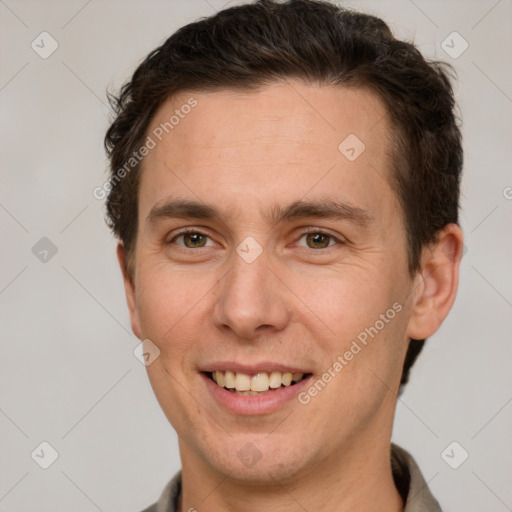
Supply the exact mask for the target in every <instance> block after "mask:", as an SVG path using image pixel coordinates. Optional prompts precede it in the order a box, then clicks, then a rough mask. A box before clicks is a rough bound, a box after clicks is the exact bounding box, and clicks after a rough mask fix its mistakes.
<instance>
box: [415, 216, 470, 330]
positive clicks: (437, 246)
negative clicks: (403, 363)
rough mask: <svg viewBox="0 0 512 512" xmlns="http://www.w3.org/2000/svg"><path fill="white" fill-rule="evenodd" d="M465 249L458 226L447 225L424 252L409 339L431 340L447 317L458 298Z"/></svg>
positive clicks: (417, 282)
mask: <svg viewBox="0 0 512 512" xmlns="http://www.w3.org/2000/svg"><path fill="white" fill-rule="evenodd" d="M462 249H463V234H462V231H461V229H460V228H459V226H457V225H456V224H448V225H447V226H445V227H444V228H443V229H442V230H441V231H440V232H439V234H438V237H437V239H436V241H435V242H434V243H433V244H431V245H430V246H429V247H425V248H424V249H423V253H422V263H421V270H420V271H419V275H418V279H417V281H416V283H415V287H416V290H413V291H412V294H413V295H414V301H413V304H412V312H411V317H410V319H409V324H408V327H407V335H408V336H409V338H411V339H426V338H429V337H430V336H432V334H434V333H435V332H436V331H437V330H438V329H439V327H440V325H441V323H442V322H443V320H444V319H445V318H446V316H447V315H448V313H449V311H450V309H451V307H452V305H453V303H454V301H455V297H456V295H457V288H458V284H459V267H460V260H461V258H462Z"/></svg>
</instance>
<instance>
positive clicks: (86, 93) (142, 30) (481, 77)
mask: <svg viewBox="0 0 512 512" xmlns="http://www.w3.org/2000/svg"><path fill="white" fill-rule="evenodd" d="M234 3H237V2H229V4H230V5H233V4H234ZM225 5H227V4H226V3H225V2H224V1H216V0H187V1H169V0H168V1H153V2H146V1H142V0H137V1H135V0H133V1H124V2H122V1H117V0H108V1H99V0H89V1H86V0H80V1H66V2H64V1H25V0H0V38H1V46H0V48H1V50H0V52H1V58H0V108H1V117H0V119H1V142H0V151H1V171H2V177H1V180H2V181H1V183H2V186H1V190H0V221H1V225H2V230H1V237H2V238H1V248H2V260H1V268H0V301H1V313H0V315H1V317H0V321H1V327H2V331H1V332H2V347H1V358H0V365H1V368H0V370H1V382H0V390H1V391H0V393H1V395H0V429H1V452H0V460H1V473H0V510H1V511H3V512H8V511H9V512H11V511H18V512H28V511H38V512H45V511H51V512H56V511H69V510H73V511H94V510H100V511H104V512H108V511H119V510H124V511H127V512H137V511H140V510H141V509H142V508H144V507H145V506H147V505H148V504H150V503H152V502H154V501H156V499H157V498H158V496H159V495H160V493H161V491H162V489H163V487H164V485H165V484H166V483H167V481H168V480H169V479H170V478H171V477H172V476H173V475H174V473H175V472H176V471H177V470H178V469H179V468H180V461H179V454H178V450H177V442H176V435H175V432H174V430H173V429H172V427H171V426H170V425H169V424H168V422H167V420H166V419H165V417H164V415H163V413H162V412H161V410H160V408H159V405H158V404H157V402H156V399H155V398H154V396H153V392H152V390H151V387H150V385H149V382H148V379H147V376H146V372H145V368H144V366H143V365H142V364H141V363H140V362H139V361H138V360H137V359H136V358H135V356H134V355H133V350H134V349H135V347H136V346H137V345H138V340H137V339H136V337H135V336H134V335H133V334H132V333H131V329H130V324H129V319H128V313H127V308H126V305H125V299H124V292H123V288H122V280H121V276H120V272H119V270H118V267H117V261H116V259H115V252H114V251H115V241H114V239H113V238H112V236H111V234H110V233H109V231H108V229H107V227H106V225H105V224H104V221H103V214H104V212H103V201H100V200H97V199H95V198H94V197H93V193H92V191H93V189H94V188H95V187H97V186H101V185H102V184H103V183H104V181H105V179H106V174H105V171H106V159H105V155H104V152H103V147H102V143H103V136H104V133H105V130H106V128H107V126H108V117H109V110H108V108H107V105H106V98H105V90H106V88H107V87H110V86H114V87H118V86H119V85H121V83H122V82H123V81H124V80H126V79H127V78H128V77H129V76H130V75H131V73H132V72H133V71H134V69H135V67H136V65H137V64H138V63H139V62H140V61H141V59H142V58H143V57H144V56H145V55H146V54H147V53H148V52H149V51H150V50H152V49H153V48H154V47H156V46H157V45H158V44H160V43H161V42H162V41H163V40H164V39H166V38H167V37H168V36H169V35H170V34H171V33H172V32H174V31H175V30H176V29H177V28H178V27H180V26H182V25H184V24H186V23H189V22H191V21H193V20H195V19H197V18H198V17H200V16H208V15H211V14H213V13H214V12H215V11H216V10H220V9H221V8H222V7H223V6H225ZM346 5H349V6H352V7H354V8H356V9H360V10H362V11H364V12H369V13H374V14H377V15H379V16H382V17H383V18H384V19H385V20H386V21H387V22H388V23H389V24H390V25H391V26H392V28H393V30H394V32H395V33H396V34H398V35H400V36H402V37H404V38H406V39H407V40H414V41H415V43H416V44H417V45H418V46H419V48H420V50H421V51H422V52H423V53H424V55H426V56H428V57H437V58H441V59H443V60H447V61H449V62H451V63H452V64H454V66H455V67H456V70H457V73H458V76H459V81H458V83H457V85H456V94H457V99H458V101H459V104H460V107H461V111H462V117H463V121H464V125H463V133H464V147H465V168H464V177H463V186H462V194H463V195H462V214H461V224H462V228H463V231H464V233H465V237H466V239H465V245H466V248H467V251H466V253H465V255H464V257H463V259H462V262H461V277H460V288H459V295H458V298H457V301H456V303H455V306H454V308H453V310H452V312H451V314H450V316H449V317H448V319H447V320H446V321H445V323H444V324H443V325H442V327H441V329H440V330H439V332H438V333H437V334H436V335H435V336H434V337H433V338H431V339H430V340H429V342H428V345H427V347H426V349H425V350H424V352H423V353H422V355H421V357H420V359H419V361H418V363H417V365H416V366H415V368H414V370H413V372H412V377H411V382H410V383H409V385H408V386H407V388H406V391H405V393H404V394H403V396H402V397H401V399H400V400H399V403H398V408H397V415H396V422H395V429H394V435H393V440H394V441H395V442H396V443H398V444H400V445H401V446H403V447H404V448H406V449H408V450H409V451H410V452H411V453H412V454H413V455H414V456H415V457H416V460H417V461H418V463H419V465H420V467H421V469H422V471H423V474H424V476H425V479H426V480H427V482H429V485H430V487H431V489H432V491H433V493H434V495H435V496H436V497H437V498H438V500H439V501H440V503H441V505H442V507H443V510H445V511H448V512H450V511H459V510H466V511H474V512H477V511H481V512H484V511H485V512H489V511H491V510H492V511H496V512H501V511H506V510H512V488H511V486H510V482H511V476H512V438H511V435H510V434H511V432H512V428H511V427H512V386H511V383H512V372H511V371H510V362H511V361H512V357H511V356H512V345H511V343H510V327H511V325H510V318H511V308H512V286H511V284H512V283H511V281H512V271H511V264H510V263H511V261H512V260H511V253H512V239H511V237H510V233H511V209H512V175H511V173H510V162H511V156H512V137H511V136H512V126H511V118H512V116H511V113H512V69H511V66H510V54H511V51H512V44H511V43H512V41H511V31H510V24H511V22H512V2H511V1H510V0H501V1H497V0H485V1H483V0H482V1H464V2H463V1H447V0H444V1H424V0H423V1H421V0H415V1H412V0H411V1H409V0H401V1H371V2H370V1H368V2H363V1H351V2H348V3H347V4H346ZM42 32H47V33H48V34H49V36H48V35H42V36H41V35H40V34H41V33H42ZM453 32H457V34H453ZM54 41H55V42H54ZM443 41H444V43H443ZM55 44H58V48H57V49H56V50H55V51H54V52H53V53H52V54H51V55H49V56H48V55H47V54H45V52H46V53H48V52H50V51H51V50H52V45H55ZM466 44H467V45H468V46H467V48H466V49H465V51H463V52H462V53H461V51H462V50H464V48H465V46H466ZM31 45H32V46H31ZM445 50H446V51H445ZM447 52H448V53H447ZM459 53H461V54H460V55H458V54H459ZM41 54H42V55H43V56H44V57H46V58H42V56H41ZM450 54H451V55H450ZM41 239H43V240H42V241H41ZM47 239H48V240H47ZM55 250H56V251H57V252H56V253H55V254H54V252H55ZM45 251H46V252H45ZM454 441H455V442H456V443H457V444H455V445H454V444H451V443H453V442H454ZM42 442H47V443H49V444H50V445H51V447H53V450H55V451H56V452H57V453H58V458H57V459H56V460H55V461H54V462H53V464H51V465H50V466H49V467H48V468H47V469H43V468H42V467H40V464H45V461H46V463H48V462H51V456H52V448H49V447H48V446H47V445H41V443H42ZM447 447H448V449H447V450H445V449H446V448H447ZM466 452H467V454H468V458H467V460H465V461H464V462H463V463H462V464H460V465H459V467H458V468H457V469H453V468H452V467H450V465H449V463H450V464H451V465H452V466H455V465H458V464H459V463H460V462H461V461H462V460H463V458H464V457H465V453H466ZM31 454H32V455H31ZM443 454H444V455H443ZM447 454H448V457H447ZM447 461H448V462H449V463H448V462H447Z"/></svg>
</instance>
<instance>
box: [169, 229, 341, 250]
mask: <svg viewBox="0 0 512 512" xmlns="http://www.w3.org/2000/svg"><path fill="white" fill-rule="evenodd" d="M311 233H312V234H315V235H316V234H319V235H324V236H327V237H329V238H330V239H331V240H334V241H335V242H337V244H338V245H346V242H345V241H344V240H340V239H339V238H337V237H335V236H334V235H332V234H331V233H328V232H327V231H323V230H322V229H315V228H308V229H307V230H306V231H303V232H302V233H301V235H300V237H299V240H300V239H301V238H303V237H304V236H306V235H309V234H311ZM187 234H194V235H203V236H206V237H208V238H210V239H211V237H210V236H209V235H207V234H206V233H203V232H202V231H200V230H198V229H193V228H188V229H185V230H183V231H180V232H179V233H178V234H177V235H175V236H174V237H173V238H172V239H171V240H170V241H169V242H167V245H170V244H172V243H173V242H175V240H176V239H177V238H179V237H180V236H183V235H187ZM179 247H180V248H181V249H184V250H191V251H194V250H197V249H206V248H207V247H197V248H192V247H185V246H181V245H180V246H179ZM332 247H334V246H332V245H328V246H327V247H323V248H319V249H313V248H311V247H305V249H311V250H312V251H319V250H323V251H325V250H326V249H330V248H332Z"/></svg>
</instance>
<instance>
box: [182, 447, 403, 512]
mask: <svg viewBox="0 0 512 512" xmlns="http://www.w3.org/2000/svg"><path fill="white" fill-rule="evenodd" d="M389 449H390V445H389V440H387V439H380V440H379V439H375V438H373V442H372V443H371V445H367V446H361V445H359V443H351V444H350V449H349V450H347V449H346V448H344V451H343V453H339V452H338V451H336V452H334V453H332V454H331V455H330V456H329V457H328V458H327V459H325V458H324V459H322V460H321V461H319V462H318V463H316V464H312V465H310V466H308V469H307V471H303V472H299V473H297V474H295V475H294V476H293V478H289V479H287V480H286V481H284V480H281V481H278V480H277V479H275V478H273V477H272V476H271V475H270V478H268V480H267V481H266V482H265V483H264V484H262V483H258V484H255V483H254V482H252V483H251V482H250V479H249V478H246V479H243V478H240V477H238V478H237V475H236V474H235V472H232V473H229V474H228V475H227V476H226V475H223V474H221V473H219V472H218V471H215V470H214V469H213V468H212V467H211V466H205V465H204V459H201V460H200V459H196V458H195V457H194V456H193V455H192V453H191V452H190V451H188V450H187V448H186V447H185V446H182V444H181V443H180V452H181V453H182V457H181V458H182V466H183V468H182V493H181V496H180V500H179V505H178V511H179V512H188V511H190V510H198V511H199V512H200V511H201V510H208V511H209V512H231V511H233V512H234V511H238V510H244V511H246V512H261V510H269V509H270V510H273V511H276V512H288V511H290V512H291V511H296V510H297V509H298V508H299V509H304V510H316V511H319V512H321V511H329V512H331V511H336V512H348V511H349V510H352V511H353V510H375V509H376V508H378V509H379V511H381V512H401V511H403V508H404V504H403V501H402V499H401V497H400V494H399V493H398V491H397V489H396V487H395V484H394V480H393V475H392V472H391V464H390V452H389ZM363 454H364V456H363Z"/></svg>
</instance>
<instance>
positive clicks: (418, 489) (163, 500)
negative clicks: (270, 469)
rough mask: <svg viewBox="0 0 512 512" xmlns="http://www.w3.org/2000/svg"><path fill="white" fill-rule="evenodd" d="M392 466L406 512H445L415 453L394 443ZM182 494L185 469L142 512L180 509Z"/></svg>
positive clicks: (163, 511)
mask: <svg viewBox="0 0 512 512" xmlns="http://www.w3.org/2000/svg"><path fill="white" fill-rule="evenodd" d="M391 469H392V471H393V479H394V480H395V485H396V488H397V490H398V492H399V493H400V495H401V496H402V499H403V501H404V503H405V508H404V511H403V512H441V507H440V506H439V503H438V502H437V500H436V499H435V498H434V496H432V494H431V492H430V490H429V488H428V486H427V484H426V483H425V479H424V478H423V475H422V474H421V471H420V469H419V467H418V465H417V464H416V462H415V461H414V459H413V457H412V455H411V454H410V453H409V452H407V451H405V450H404V449H403V448H400V447H399V446H397V445H396V444H393V443H392V444H391ZM180 493H181V470H180V471H178V472H177V473H176V474H175V475H174V477H173V478H172V480H171V481H170V482H169V483H168V484H167V485H166V486H165V489H164V491H163V492H162V495H161V496H160V499H159V500H158V501H157V502H156V503H154V504H153V505H151V506H150V507H148V508H146V509H145V510H143V511H142V512H176V511H177V506H178V498H179V496H180Z"/></svg>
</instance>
